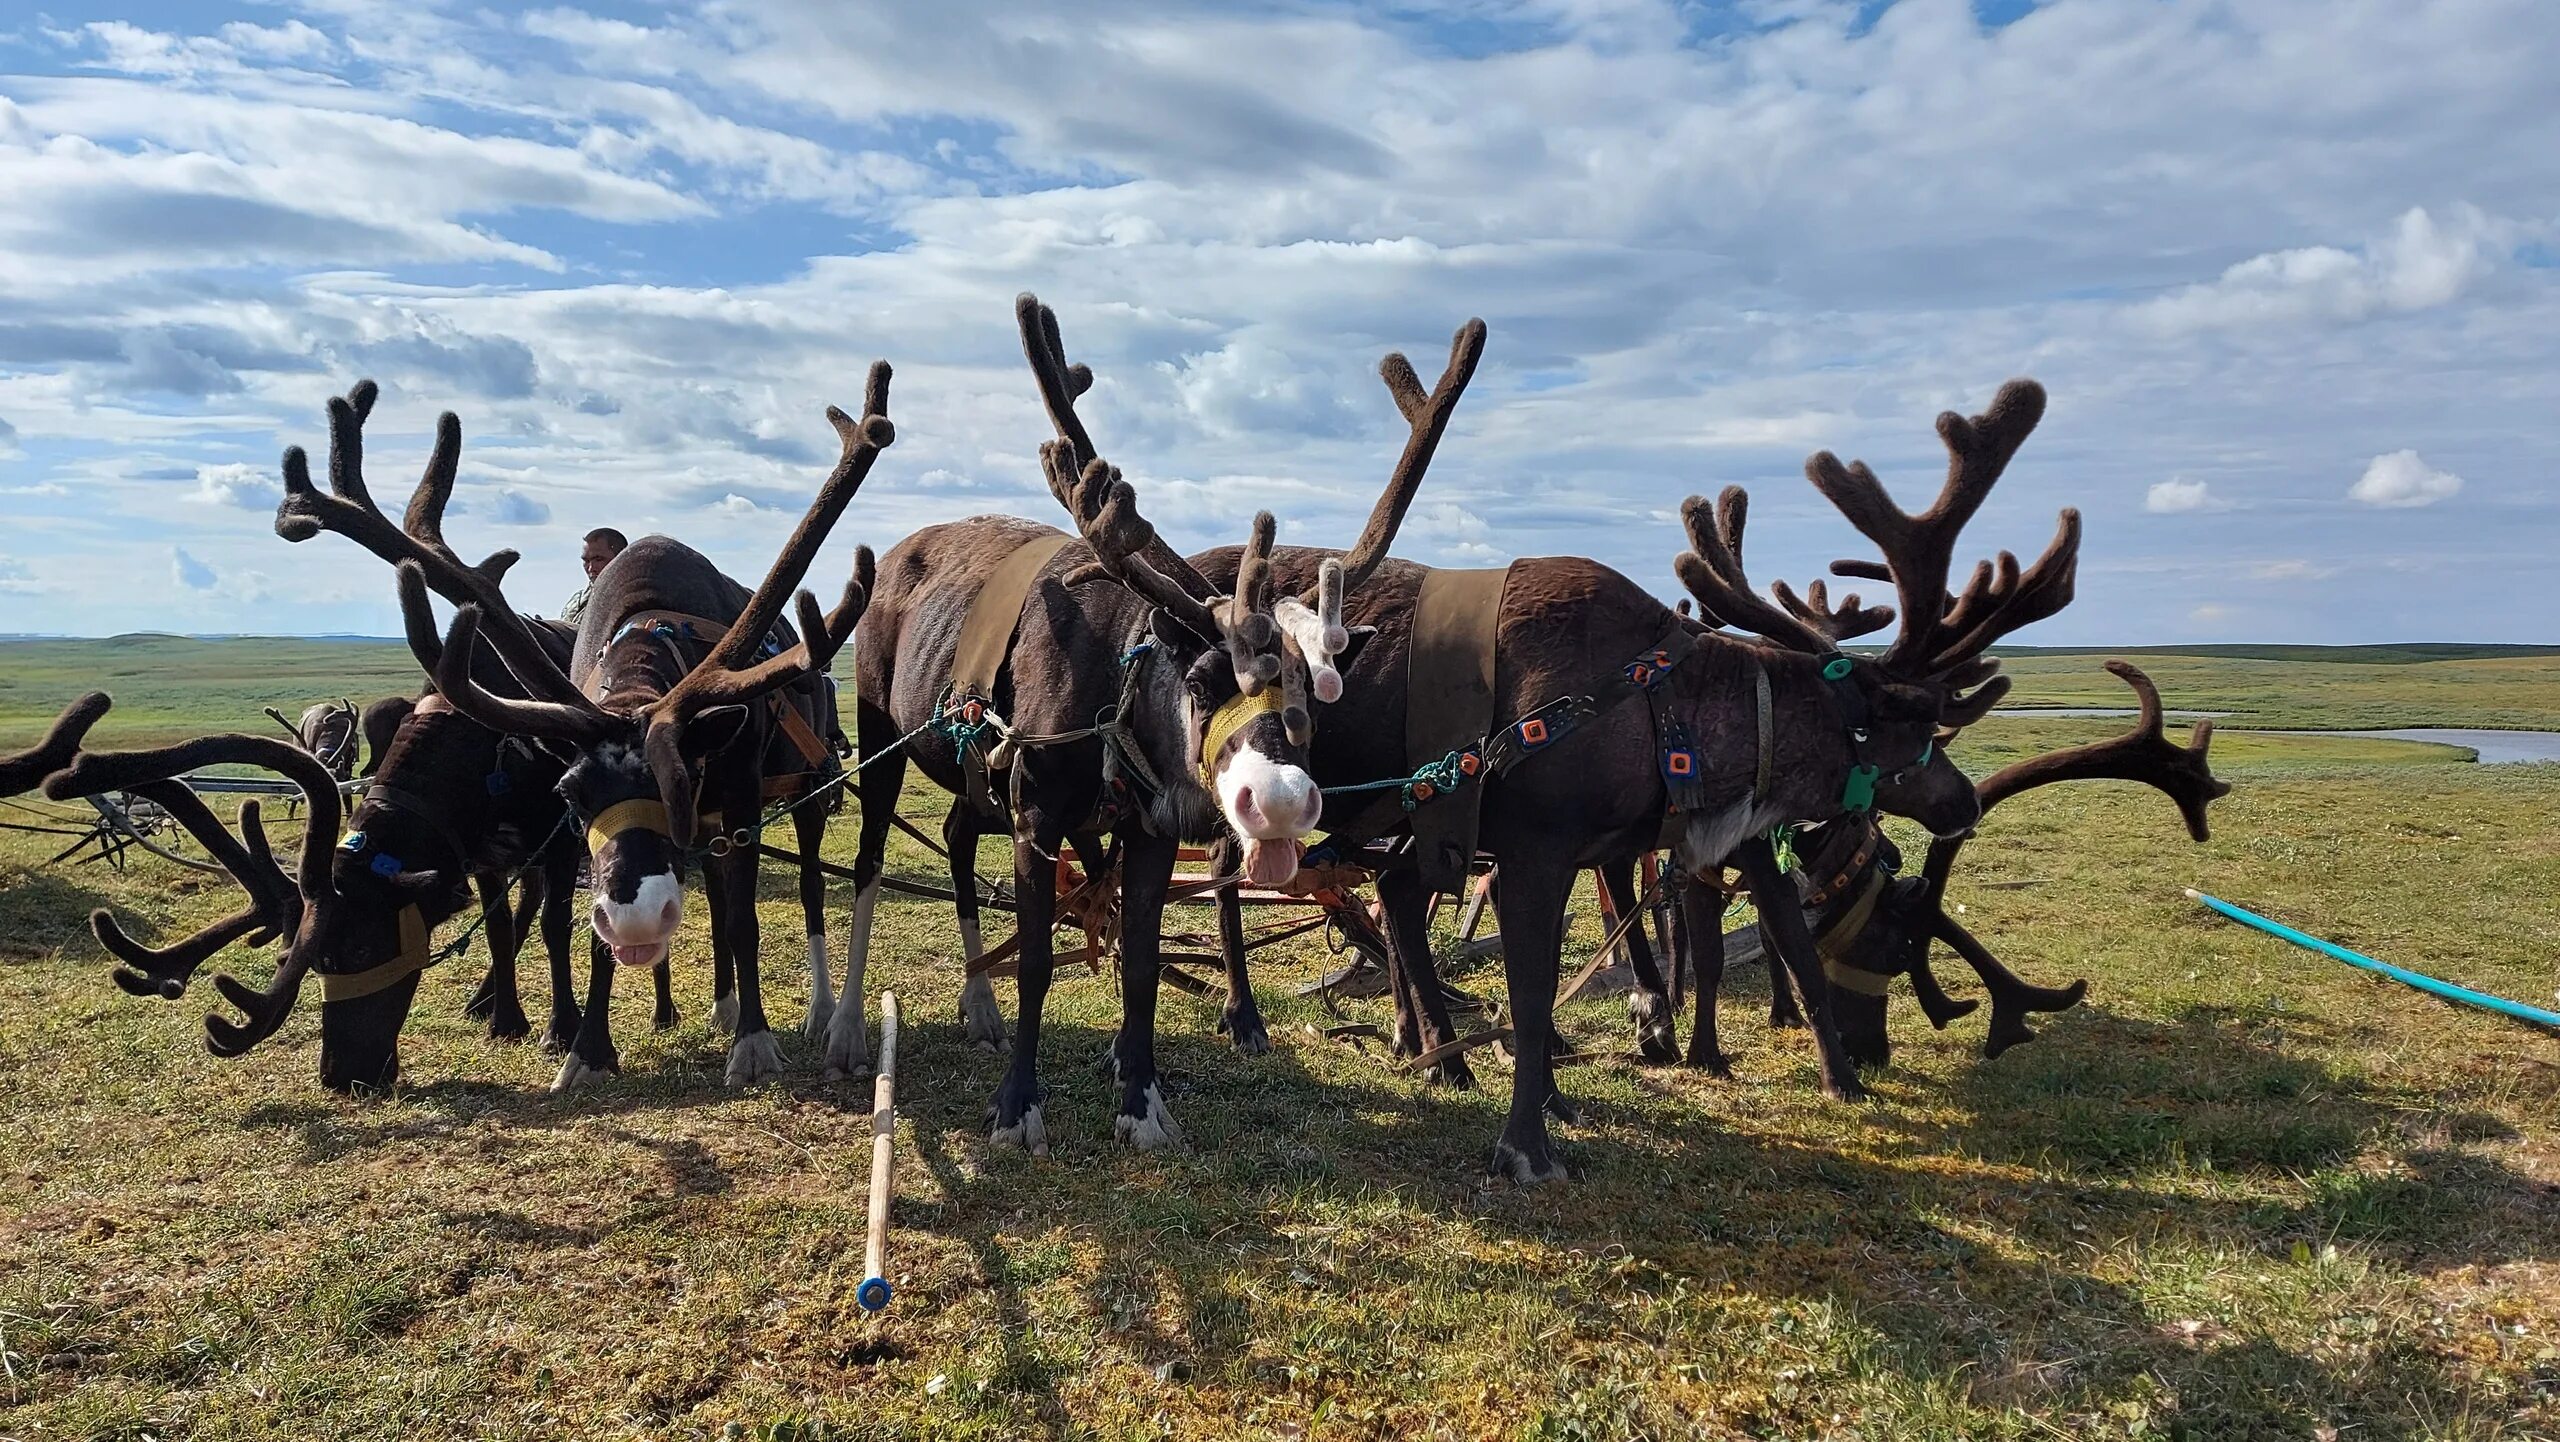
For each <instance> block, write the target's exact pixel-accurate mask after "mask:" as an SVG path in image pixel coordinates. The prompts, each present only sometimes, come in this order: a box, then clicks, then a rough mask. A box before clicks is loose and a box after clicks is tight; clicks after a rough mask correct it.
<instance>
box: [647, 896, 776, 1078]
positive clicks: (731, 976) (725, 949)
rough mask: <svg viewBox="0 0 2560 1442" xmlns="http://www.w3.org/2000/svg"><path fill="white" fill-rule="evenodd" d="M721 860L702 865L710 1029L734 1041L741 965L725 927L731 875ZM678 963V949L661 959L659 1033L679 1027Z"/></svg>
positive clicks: (750, 902)
mask: <svg viewBox="0 0 2560 1442" xmlns="http://www.w3.org/2000/svg"><path fill="white" fill-rule="evenodd" d="M720 860H721V859H720V858H705V859H704V861H703V863H702V904H703V907H704V909H705V911H706V912H707V914H708V915H709V916H710V918H711V1028H712V1030H714V1031H724V1032H727V1033H728V1034H729V1035H730V1036H731V1037H732V1038H735V1037H738V1036H740V1035H742V1033H741V1032H740V1031H739V1030H738V961H737V950H736V946H735V943H734V942H733V941H732V940H731V938H730V935H729V928H728V926H727V925H726V924H725V923H726V921H727V918H728V916H729V872H728V869H727V868H726V867H723V866H722V865H721V864H720ZM747 895H748V897H749V898H750V901H749V905H753V904H754V903H753V901H752V898H753V897H754V896H755V886H754V879H753V878H752V877H750V878H749V879H748V887H747ZM674 961H675V948H674V947H673V946H669V947H668V948H667V954H666V955H665V956H663V957H660V958H659V959H658V1030H660V1031H665V1030H667V1029H668V1028H670V1027H672V1026H674V1025H675V1024H676V1020H677V1017H676V998H675V989H674V986H673V984H672V981H671V978H670V971H669V969H670V968H671V966H672V965H673V964H674Z"/></svg>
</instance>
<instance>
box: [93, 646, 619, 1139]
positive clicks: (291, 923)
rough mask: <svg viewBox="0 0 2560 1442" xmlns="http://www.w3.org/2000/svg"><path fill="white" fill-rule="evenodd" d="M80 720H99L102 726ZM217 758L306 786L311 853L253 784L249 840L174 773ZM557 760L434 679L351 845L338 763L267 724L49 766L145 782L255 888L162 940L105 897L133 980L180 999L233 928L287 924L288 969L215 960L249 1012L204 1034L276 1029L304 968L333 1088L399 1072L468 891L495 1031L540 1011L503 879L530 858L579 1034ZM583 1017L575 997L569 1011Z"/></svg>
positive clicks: (522, 1027)
mask: <svg viewBox="0 0 2560 1442" xmlns="http://www.w3.org/2000/svg"><path fill="white" fill-rule="evenodd" d="M491 664H492V665H493V666H494V664H495V663H494V659H493V661H492V663H491ZM101 709H102V710H103V708H101ZM92 719H93V720H94V718H92ZM79 729H80V731H81V732H82V733H85V732H86V731H87V729H88V727H87V725H86V724H83V725H81V726H80V728H79ZM221 763H232V764H245V765H252V766H260V767H264V768H266V769H268V770H271V771H274V772H276V773H277V774H279V775H282V776H284V777H286V778H287V779H288V780H291V781H293V782H294V783H296V785H297V786H298V787H299V788H300V789H301V792H302V801H303V804H304V805H305V807H306V808H307V809H308V812H309V815H308V818H307V821H306V827H305V830H304V833H303V842H302V849H301V859H300V862H299V864H298V865H297V866H296V867H295V869H294V871H293V872H292V873H291V874H290V875H288V874H287V873H286V872H284V871H283V869H282V868H280V867H279V866H277V865H276V864H275V861H274V859H273V856H272V854H271V853H270V851H269V848H268V845H267V841H266V837H265V833H264V830H263V828H262V826H261V825H260V821H259V812H258V809H257V803H256V802H255V801H254V800H253V801H250V802H246V803H244V804H243V805H242V807H241V813H240V834H239V836H238V838H237V839H236V840H235V839H234V838H232V837H231V836H230V835H229V833H227V832H225V831H224V829H223V827H222V825H221V823H220V822H219V821H218V820H216V819H215V818H214V816H213V814H212V812H211V811H210V810H208V809H207V808H206V807H205V805H204V803H203V802H202V801H201V800H199V799H197V797H196V796H195V794H194V793H193V792H192V791H190V790H189V789H188V788H187V786H186V784H185V783H184V782H183V781H180V780H177V779H175V778H177V777H180V776H182V775H184V774H185V773H186V772H188V771H191V770H193V769H195V768H197V767H200V766H206V765H213V764H221ZM559 771H560V767H559V763H557V762H556V761H553V760H551V759H550V758H548V757H545V756H542V755H540V754H539V753H537V752H535V751H533V750H532V749H531V748H529V747H523V746H520V745H518V746H502V745H500V744H499V741H498V738H496V737H495V736H492V735H490V734H489V733H488V732H486V731H485V730H482V729H481V728H479V727H476V726H473V725H472V724H471V723H469V722H468V721H465V720H463V718H461V717H459V716H456V715H454V714H453V713H452V712H450V711H449V710H446V709H445V708H444V707H443V706H442V705H441V703H440V702H438V701H437V700H436V699H435V698H433V697H430V698H429V699H428V700H426V701H425V702H423V703H421V704H420V705H419V707H418V708H417V712H416V714H414V715H413V716H412V717H411V719H410V720H409V721H408V722H406V723H404V724H403V726H402V728H401V731H400V734H399V736H398V737H397V738H396V739H395V741H394V742H393V744H392V748H391V753H390V755H389V756H387V757H386V758H385V759H384V764H383V767H382V770H381V771H380V772H379V773H378V774H377V778H376V782H375V786H374V787H373V789H372V790H371V791H369V792H368V793H367V795H366V796H365V797H364V798H363V799H362V800H361V801H359V802H358V804H357V806H356V810H355V814H354V817H353V827H352V829H351V830H350V831H349V832H348V833H347V837H346V841H347V844H345V845H343V846H342V845H340V844H339V836H340V829H339V818H340V815H341V807H340V804H339V797H338V791H337V787H336V785H335V784H334V778H332V777H331V776H330V775H329V773H328V771H327V769H326V768H325V767H324V766H323V765H322V764H321V763H320V761H319V760H318V758H316V757H313V756H312V755H310V754H309V753H307V752H305V751H304V750H303V749H302V748H301V747H300V746H299V745H298V744H296V743H291V742H285V741H280V740H275V739H272V738H269V737H264V736H245V735H218V736H207V737H200V738H198V739H196V740H193V741H188V742H184V743H181V744H179V745H176V746H168V747H160V748H154V749H149V750H140V751H122V752H118V751H91V750H82V751H81V752H80V753H79V754H78V755H77V757H76V758H75V759H74V760H72V761H71V762H70V763H68V765H67V766H66V767H65V768H64V769H61V770H59V771H57V772H56V773H55V774H54V775H52V776H51V777H50V778H49V779H48V780H47V781H46V783H45V790H46V794H47V795H49V796H53V797H56V798H57V799H62V798H68V797H72V796H78V795H90V794H96V793H100V792H107V791H132V792H135V793H136V794H138V795H141V796H144V797H146V798H148V799H150V800H152V801H154V802H156V803H158V804H159V805H160V806H161V807H162V808H164V809H165V810H167V811H168V812H169V814H170V815H171V816H172V817H173V818H174V819H175V820H177V821H178V823H179V824H180V825H182V826H184V827H185V828H186V829H187V830H188V831H189V832H190V833H191V834H193V835H194V836H195V837H196V839H197V840H198V842H199V843H201V844H202V845H203V846H204V847H205V849H206V850H207V852H208V853H210V854H211V855H212V856H213V857H214V859H215V860H217V861H219V862H220V863H221V864H222V865H223V866H224V868H225V869H226V870H228V871H229V872H230V873H231V875H232V877H233V879H234V880H236V881H237V882H238V883H239V884H240V886H241V888H242V889H243V890H244V891H245V892H247V893H248V895H249V898H250V901H249V905H248V906H247V907H246V908H244V909H243V910H242V911H241V912H239V913H237V914H235V915H233V916H231V917H228V918H225V919H224V920H222V921H220V922H217V923H215V924H214V925H212V926H210V927H207V928H205V929H203V930H201V931H199V932H197V933H195V934H194V935H192V936H188V937H185V938H182V939H180V940H179V941H177V942H175V943H172V944H171V945H169V946H166V947H157V948H154V947H147V946H144V945H142V944H141V943H139V942H137V941H135V940H134V939H132V938H131V937H129V936H127V935H125V934H124V932H123V930H122V928H121V927H119V926H118V925H117V923H116V921H115V918H114V917H113V916H112V915H111V914H110V913H108V912H106V911H103V910H101V911H98V912H95V913H93V914H92V915H91V916H90V918H89V922H90V928H91V929H92V930H93V931H94V932H96V934H97V937H98V941H99V943H100V944H101V945H102V946H104V947H105V948H106V949H107V951H108V952H109V954H111V955H113V956H114V957H115V958H116V959H117V961H118V962H119V963H121V965H120V966H119V967H118V969H117V971H116V973H115V980H116V983H117V985H119V986H121V987H123V988H124V990H125V991H127V992H129V993H131V994H133V995H135V996H157V997H161V998H163V999H166V1000H176V999H177V998H179V997H181V996H183V995H184V994H185V992H186V989H187V986H188V984H189V982H190V981H191V980H192V979H193V977H194V975H195V973H196V971H197V970H198V969H199V968H200V967H202V966H203V964H204V963H205V962H207V961H209V960H210V959H212V958H213V957H214V956H215V955H217V954H218V953H220V952H221V951H222V950H223V949H224V948H225V947H227V946H229V945H230V944H232V943H233V942H236V941H246V942H248V943H250V944H251V945H263V944H265V943H266V942H268V941H272V940H278V939H281V940H282V942H283V949H282V953H281V955H280V957H279V959H278V963H277V968H276V972H275V975H274V977H273V979H272V980H271V981H270V982H269V984H268V985H267V986H266V988H264V989H263V990H254V989H252V988H250V987H248V986H245V985H243V984H242V983H240V982H239V981H237V980H235V979H234V978H232V977H230V976H228V975H217V976H216V977H215V985H216V987H217V989H218V990H220V991H221V993H222V994H223V996H224V997H226V998H227V999H229V1000H230V1001H231V1003H232V1004H233V1005H234V1006H236V1007H238V1008H239V1009H240V1011H241V1012H242V1013H243V1015H244V1016H245V1017H246V1018H247V1020H246V1023H245V1024H242V1023H237V1022H233V1021H231V1020H229V1019H228V1018H225V1017H221V1016H209V1017H207V1018H206V1019H205V1030H206V1038H207V1042H208V1044H209V1045H210V1046H211V1048H212V1050H213V1051H214V1053H215V1054H216V1055H218V1056H225V1057H236V1056H239V1055H241V1054H243V1053H245V1052H246V1051H248V1050H249V1049H250V1048H251V1047H253V1046H255V1045H257V1044H258V1043H259V1042H261V1041H264V1040H265V1039H267V1038H268V1037H270V1036H273V1035H274V1034H275V1032H276V1031H277V1029H278V1028H280V1027H281V1026H283V1024H284V1021H285V1019H286V1017H287V1016H288V1015H290V1014H291V1012H292V1009H293V1007H294V1004H295V1002H296V1001H297V999H298V998H299V996H300V994H301V990H302V986H303V984H304V982H305V980H306V979H307V978H309V977H310V976H313V975H317V976H318V977H320V979H321V990H322V1003H321V1022H320V1079H321V1082H322V1084H323V1085H325V1086H327V1087H329V1088H331V1089H332V1090H336V1091H355V1090H359V1089H363V1090H371V1091H382V1090H387V1089H388V1088H389V1087H390V1086H391V1084H392V1083H393V1082H394V1081H395V1080H396V1079H397V1078H398V1076H399V1048H398V1042H399V1035H400V1031H401V1028H402V1027H403V1026H404V1025H405V1024H406V1022H407V1020H408V1016H409V1010H410V1006H411V1003H412V1001H413V1000H414V999H415V996H416V992H417V987H418V978H419V975H420V973H421V972H422V971H423V970H424V968H425V967H427V966H428V965H430V964H431V963H432V961H433V959H434V953H433V952H432V951H431V950H430V949H429V940H430V938H431V936H432V935H433V933H434V931H435V929H436V928H437V927H438V926H439V925H441V924H443V923H444V922H446V921H448V920H450V919H451V918H452V917H454V916H455V915H457V914H459V913H460V912H462V911H463V910H465V909H466V908H467V907H468V906H469V905H470V904H471V900H472V888H474V887H475V886H476V887H477V889H478V891H479V896H480V901H481V905H482V908H483V914H484V915H485V916H486V917H487V925H488V928H489V931H490V935H489V946H490V953H491V957H492V962H491V971H490V976H489V979H488V980H486V981H484V982H483V983H482V992H483V995H484V996H485V997H486V998H487V999H488V1005H487V1006H486V1007H484V1009H483V1012H484V1014H485V1015H487V1016H488V1018H489V1026H490V1030H491V1034H492V1035H496V1036H501V1037H521V1036H523V1035H525V1034H526V1032H527V1031H528V1030H529V1029H530V1028H529V1027H528V1025H527V1024H526V1022H525V1018H524V1014H523V1011H522V1009H521V1006H520V1005H519V1004H518V1002H517V999H516V989H515V972H514V962H515V956H516V952H517V950H518V948H519V947H520V945H521V942H522V930H521V922H520V921H519V920H518V919H517V918H515V917H514V916H512V915H511V914H510V912H509V910H508V906H507V902H506V899H505V889H506V882H507V881H508V880H509V879H511V877H512V876H513V875H514V874H515V873H517V872H518V871H524V872H526V873H527V877H528V886H529V889H530V890H531V896H532V899H533V902H535V903H539V902H540V900H541V898H542V897H543V896H544V892H543V891H541V890H540V889H536V888H534V877H535V876H538V875H543V874H544V873H547V880H548V883H549V885H550V888H551V890H550V893H549V894H550V895H551V896H552V897H553V898H556V900H555V901H554V902H553V904H552V905H550V906H549V907H547V908H546V909H545V916H544V919H545V923H546V930H548V931H549V932H551V933H552V934H551V936H550V937H549V938H547V939H548V940H550V942H551V945H552V956H553V967H552V976H553V988H554V994H555V1015H554V1018H553V1034H554V1036H555V1037H557V1036H562V1035H565V1031H564V1030H563V1026H564V1023H563V1021H562V1019H561V1018H560V1017H559V1015H558V1014H557V1005H558V999H559V998H563V997H565V996H566V994H567V992H566V988H567V982H568V969H567V931H568V921H569V918H568V910H567V905H566V901H565V898H566V895H567V892H568V888H569V886H570V883H571V880H572V874H573V873H574V870H575V866H576V860H577V854H576V852H575V850H574V849H569V850H565V851H564V850H562V849H561V848H558V847H551V848H548V849H547V850H546V848H545V846H544V843H545V842H546V841H547V840H549V839H551V838H552V837H553V836H555V835H556V834H557V833H558V826H557V822H558V817H559V814H560V807H559V805H558V803H557V802H556V800H553V801H546V800H545V797H546V795H547V793H548V789H549V786H550V784H551V783H552V782H553V781H556V779H557V778H558V775H559ZM530 909H531V906H530V905H529V906H528V908H527V910H528V913H529V911H530ZM574 1025H575V1016H574V1013H572V1014H571V1016H570V1018H569V1019H568V1021H567V1022H566V1026H568V1027H574Z"/></svg>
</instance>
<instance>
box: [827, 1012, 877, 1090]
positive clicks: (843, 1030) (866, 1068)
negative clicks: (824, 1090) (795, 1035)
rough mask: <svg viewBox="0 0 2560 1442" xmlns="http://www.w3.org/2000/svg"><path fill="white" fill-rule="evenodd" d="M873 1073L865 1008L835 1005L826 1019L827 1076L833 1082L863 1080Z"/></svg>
mask: <svg viewBox="0 0 2560 1442" xmlns="http://www.w3.org/2000/svg"><path fill="white" fill-rule="evenodd" d="M870 1075H871V1034H870V1033H869V1032H868V1031H866V1030H864V1029H863V1025H862V1009H861V1008H860V1007H857V1006H852V1005H844V1006H839V1007H837V1008H836V1014H835V1016H834V1017H833V1018H832V1019H831V1020H829V1021H828V1023H827V1063H826V1072H825V1076H826V1079H827V1080H829V1081H831V1082H838V1081H863V1080H866V1079H868V1078H869V1077H870Z"/></svg>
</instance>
